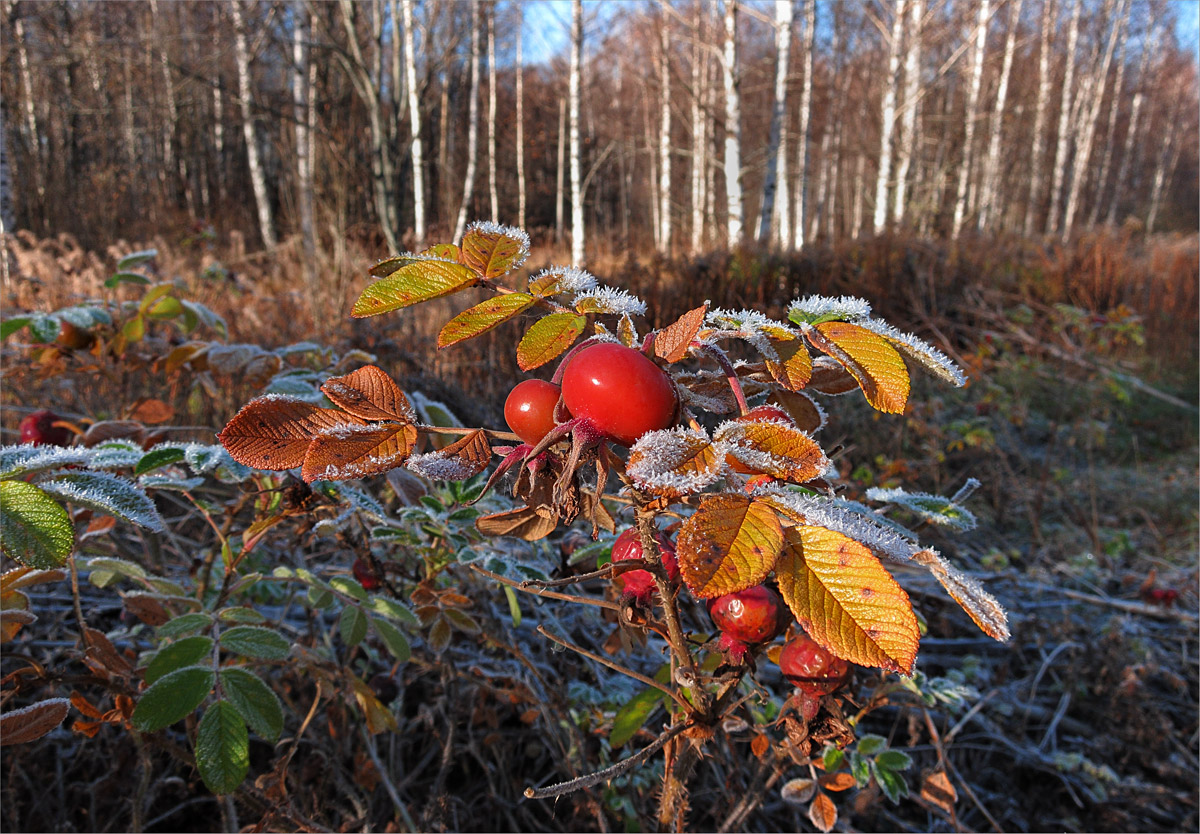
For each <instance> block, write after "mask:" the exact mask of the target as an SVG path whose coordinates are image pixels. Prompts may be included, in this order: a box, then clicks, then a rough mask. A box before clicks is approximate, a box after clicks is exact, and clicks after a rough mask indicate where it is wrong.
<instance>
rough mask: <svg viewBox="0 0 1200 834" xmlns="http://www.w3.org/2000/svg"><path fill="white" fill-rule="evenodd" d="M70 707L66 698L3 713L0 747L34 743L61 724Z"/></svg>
mask: <svg viewBox="0 0 1200 834" xmlns="http://www.w3.org/2000/svg"><path fill="white" fill-rule="evenodd" d="M70 705H71V702H70V701H69V700H68V699H66V698H50V699H49V700H46V701H38V702H37V703H36V704H30V705H29V706H27V707H25V708H23V709H18V710H13V711H12V712H6V713H4V715H3V716H0V746H2V747H7V746H8V745H10V744H25V743H27V742H30V741H36V740H37V739H39V738H41V737H42V736H44V735H46V733H48V732H50V731H51V730H53V729H54V728H55V727H57V726H58V725H59V724H61V723H62V722H63V719H64V718H66V717H67V712H68V711H69V709H70Z"/></svg>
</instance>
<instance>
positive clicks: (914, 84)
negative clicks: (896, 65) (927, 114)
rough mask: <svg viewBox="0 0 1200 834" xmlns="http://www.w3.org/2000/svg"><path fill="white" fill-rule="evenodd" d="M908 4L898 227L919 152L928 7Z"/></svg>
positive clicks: (895, 211)
mask: <svg viewBox="0 0 1200 834" xmlns="http://www.w3.org/2000/svg"><path fill="white" fill-rule="evenodd" d="M1018 2H1020V0H1018ZM909 3H910V4H911V7H910V8H909V13H908V48H907V49H906V50H904V107H903V110H902V112H901V115H900V136H899V139H898V140H897V143H896V145H897V148H898V157H899V158H898V160H897V163H898V164H897V167H896V196H895V198H894V200H893V203H892V222H893V223H895V224H897V225H899V224H900V223H901V221H903V220H904V218H905V216H906V215H907V213H908V174H909V168H910V167H911V166H912V161H913V157H914V156H916V152H917V129H916V128H917V110H918V109H919V108H920V106H921V28H922V26H921V19H922V17H923V16H924V14H925V3H924V2H923V0H909Z"/></svg>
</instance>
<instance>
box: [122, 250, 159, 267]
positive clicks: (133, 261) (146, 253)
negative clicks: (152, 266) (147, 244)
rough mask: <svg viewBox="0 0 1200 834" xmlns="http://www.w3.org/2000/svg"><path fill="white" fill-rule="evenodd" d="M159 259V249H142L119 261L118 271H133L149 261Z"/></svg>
mask: <svg viewBox="0 0 1200 834" xmlns="http://www.w3.org/2000/svg"><path fill="white" fill-rule="evenodd" d="M157 257H158V250H157V249H141V250H138V251H137V252H130V253H129V254H128V255H126V256H125V257H123V258H121V260H119V261H117V269H118V270H122V269H133V268H134V267H135V266H141V265H142V264H144V263H146V262H147V261H152V260H154V259H155V258H157Z"/></svg>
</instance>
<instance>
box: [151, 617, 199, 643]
mask: <svg viewBox="0 0 1200 834" xmlns="http://www.w3.org/2000/svg"><path fill="white" fill-rule="evenodd" d="M210 625H212V617H210V616H208V615H207V614H183V615H181V616H179V617H175V618H174V619H170V620H167V621H166V622H165V623H163V624H162V625H160V626H159V627H158V628H156V629H155V630H154V634H155V635H156V636H157V637H158V638H159V639H160V640H161V639H162V638H164V637H182V636H183V635H185V634H194V633H195V632H197V631H200V630H202V629H206V628H208V627H209V626H210Z"/></svg>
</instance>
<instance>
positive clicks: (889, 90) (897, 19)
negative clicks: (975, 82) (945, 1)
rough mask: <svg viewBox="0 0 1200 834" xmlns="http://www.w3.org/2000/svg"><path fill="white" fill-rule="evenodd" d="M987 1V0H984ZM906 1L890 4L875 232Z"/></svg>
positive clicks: (884, 189) (887, 172)
mask: <svg viewBox="0 0 1200 834" xmlns="http://www.w3.org/2000/svg"><path fill="white" fill-rule="evenodd" d="M984 2H985V3H986V2H987V0H984ZM906 7H907V3H906V2H905V0H896V1H895V3H894V5H893V6H892V37H891V41H890V42H889V43H888V69H887V79H886V82H885V83H886V84H887V86H886V87H885V88H884V92H883V110H882V112H881V114H880V128H879V169H878V174H877V176H876V179H875V223H874V228H875V234H879V233H880V232H882V231H883V230H884V228H885V227H886V226H887V217H888V187H889V186H890V185H891V178H892V134H893V131H894V127H895V122H896V75H897V73H898V72H899V70H900V48H901V42H902V41H903V40H904V12H905V9H906Z"/></svg>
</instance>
